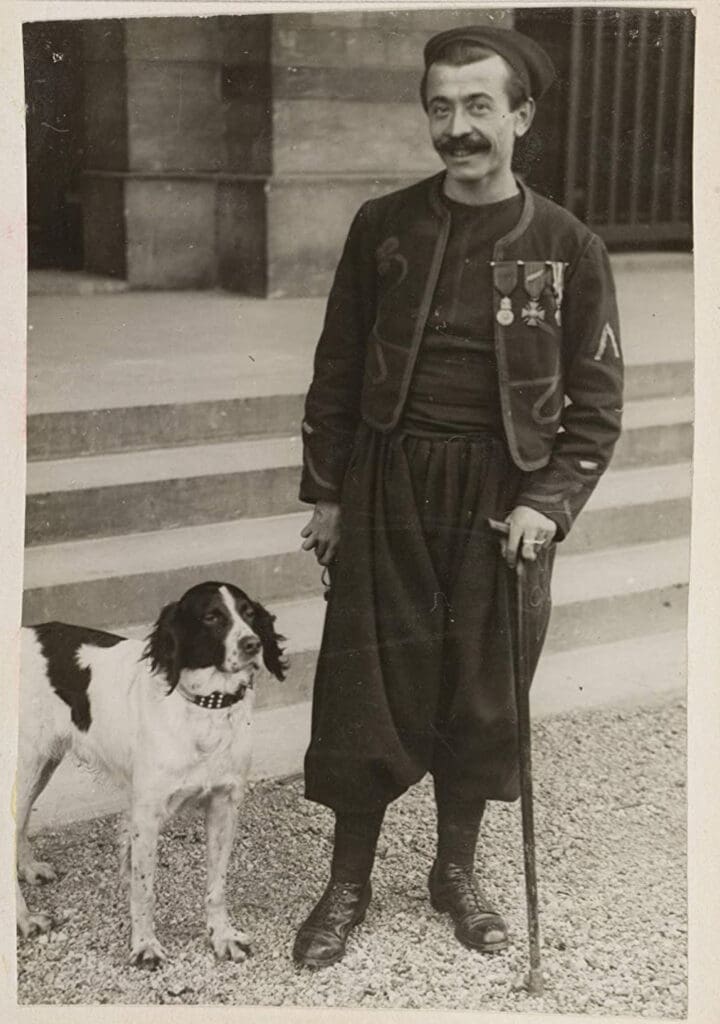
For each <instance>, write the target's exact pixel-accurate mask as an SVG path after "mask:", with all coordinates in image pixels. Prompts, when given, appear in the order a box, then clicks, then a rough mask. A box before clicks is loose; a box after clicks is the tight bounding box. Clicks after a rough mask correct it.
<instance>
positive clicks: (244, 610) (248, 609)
mask: <svg viewBox="0 0 720 1024" xmlns="http://www.w3.org/2000/svg"><path fill="white" fill-rule="evenodd" d="M240 614H241V615H242V617H243V618H244V619H254V618H255V609H254V608H253V606H252V605H251V604H244V605H242V607H241V608H240Z"/></svg>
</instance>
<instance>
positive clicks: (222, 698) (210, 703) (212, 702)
mask: <svg viewBox="0 0 720 1024" xmlns="http://www.w3.org/2000/svg"><path fill="white" fill-rule="evenodd" d="M251 687H252V684H250V687H248V685H247V684H245V683H243V684H242V685H241V686H239V687H238V689H237V690H236V692H235V693H222V692H221V691H220V690H213V691H212V693H205V694H202V695H201V696H200V695H197V694H191V693H187V692H186V691H185V690H183V689H182V687H180V686H178V688H177V689H178V692H179V693H180V695H181V696H182V697H184V698H185V700H186V701H188V702H189V703H190V704H197V706H198V707H201V708H209V709H210V710H212V711H218V710H221V709H222V708H229V707H232V705H233V704H237V703H238V702H239V701H241V700H242V699H243V697H244V696H245V693H246V691H247V690H248V689H249V688H251Z"/></svg>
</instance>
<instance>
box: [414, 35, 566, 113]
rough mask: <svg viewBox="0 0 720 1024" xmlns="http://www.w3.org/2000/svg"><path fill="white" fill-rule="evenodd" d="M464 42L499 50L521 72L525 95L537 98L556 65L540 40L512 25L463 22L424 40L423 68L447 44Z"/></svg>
mask: <svg viewBox="0 0 720 1024" xmlns="http://www.w3.org/2000/svg"><path fill="white" fill-rule="evenodd" d="M459 40H463V42H470V43H480V44H482V45H483V46H487V48H488V49H489V50H494V51H495V53H497V54H499V55H500V56H501V57H502V58H503V59H504V60H506V61H507V63H508V64H509V65H510V67H511V68H512V69H513V71H515V73H516V74H517V75H519V76H520V79H521V81H522V82H523V84H524V85H525V87H526V89H527V91H528V95H530V96H532V97H533V98H534V99H539V98H540V97H541V96H542V94H543V93H544V92H545V91H546V90H547V89H548V88H549V86H550V85H552V83H553V80H554V78H555V65H554V64H553V62H552V61H551V60H550V58H549V57H548V55H547V53H546V52H545V50H543V48H542V46H540V45H539V43H536V42H535V40H534V39H531V38H530V37H529V36H526V35H523V33H522V32H516V31H515V29H509V28H494V27H493V26H490V25H465V26H464V27H460V28H451V29H448V30H447V31H446V32H440V33H439V34H438V35H436V36H433V37H432V39H430V40H428V42H427V43H426V44H425V51H424V57H425V68H426V69H427V68H429V67H430V65H431V64H433V63H434V62H435V61H436V60H437V59H438V58H439V57H441V55H442V52H443V50H444V49H445V48H446V47H447V46H448V45H449V44H450V43H455V42H458V41H459Z"/></svg>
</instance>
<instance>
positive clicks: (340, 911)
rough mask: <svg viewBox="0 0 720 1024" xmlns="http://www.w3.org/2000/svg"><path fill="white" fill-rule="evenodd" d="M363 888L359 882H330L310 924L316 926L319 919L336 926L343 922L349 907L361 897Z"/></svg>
mask: <svg viewBox="0 0 720 1024" xmlns="http://www.w3.org/2000/svg"><path fill="white" fill-rule="evenodd" d="M360 891H361V887H360V886H358V883H357V882H330V884H329V885H328V887H327V888H326V889H325V892H324V893H323V894H322V896H321V897H320V899H319V900H318V902H317V905H316V906H315V909H314V910H313V912H312V914H311V915H310V918H309V920H308V924H310V923H311V922H312V923H313V924H314V923H316V922H317V920H318V918H319V919H321V920H324V921H327V922H329V923H331V924H334V923H335V922H336V921H338V920H343V919H344V917H345V915H346V914H347V912H348V909H349V906H348V904H349V903H351V902H352V901H353V900H354V899H356V898H357V897H358V896H359V895H360Z"/></svg>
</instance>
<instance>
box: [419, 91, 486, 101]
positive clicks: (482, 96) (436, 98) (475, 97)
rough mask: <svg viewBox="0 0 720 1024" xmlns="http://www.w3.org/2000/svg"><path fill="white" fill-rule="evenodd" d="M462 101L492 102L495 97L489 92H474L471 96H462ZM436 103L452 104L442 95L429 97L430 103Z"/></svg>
mask: <svg viewBox="0 0 720 1024" xmlns="http://www.w3.org/2000/svg"><path fill="white" fill-rule="evenodd" d="M461 99H463V100H465V101H467V100H479V99H483V100H490V101H491V102H492V100H493V97H492V96H491V95H490V93H489V92H472V93H470V95H469V96H462V97H461ZM436 101H437V102H439V103H450V102H451V101H450V100H449V99H448V97H447V96H443V95H442V94H437V95H433V96H428V103H435V102H436Z"/></svg>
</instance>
